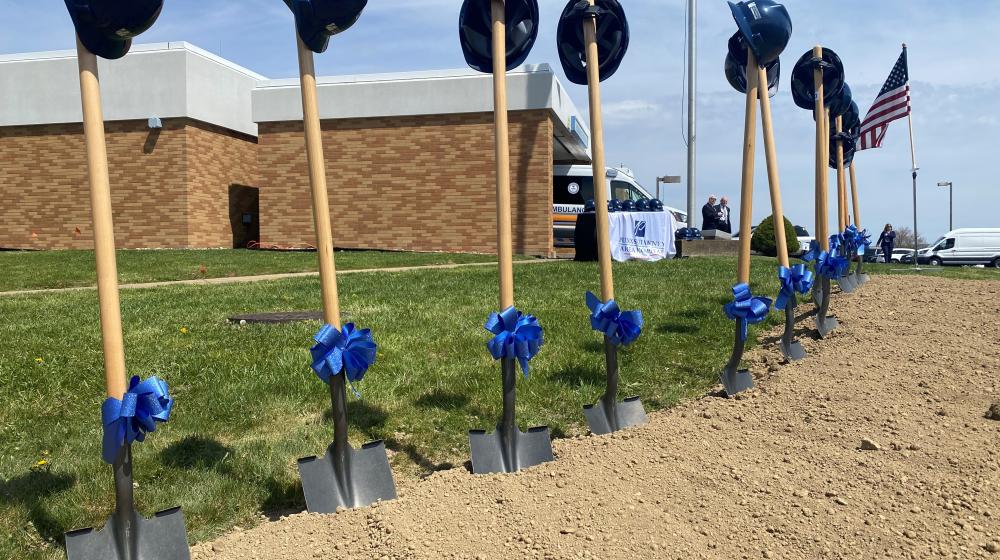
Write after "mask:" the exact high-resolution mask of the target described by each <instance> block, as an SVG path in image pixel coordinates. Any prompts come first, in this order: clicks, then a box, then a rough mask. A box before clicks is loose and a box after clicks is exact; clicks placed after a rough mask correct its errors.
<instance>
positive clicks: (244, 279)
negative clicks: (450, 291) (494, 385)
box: [0, 259, 565, 297]
mask: <svg viewBox="0 0 1000 560" xmlns="http://www.w3.org/2000/svg"><path fill="white" fill-rule="evenodd" d="M560 260H563V262H565V260H564V259H532V260H524V261H514V265H515V266H516V265H519V264H533V263H547V262H559V261H560ZM496 265H497V263H495V262H484V263H462V264H430V265H422V266H399V267H393V268H359V269H356V270H338V271H337V276H342V275H345V274H363V273H370V272H411V271H415V270H450V269H453V268H471V267H483V266H496ZM315 276H319V272H286V273H281V274H260V275H257V276H230V277H226V278H198V279H195V280H170V281H166V282H146V283H143V284H120V285H119V286H118V287H119V288H120V289H122V290H140V289H147V288H167V287H171V286H214V285H219V284H244V283H248V282H270V281H274V280H287V279H289V278H309V277H315ZM96 289H97V286H76V287H73V288H49V289H43V290H16V291H11V292H0V297H4V296H25V295H32V294H60V293H65V292H79V291H83V290H96Z"/></svg>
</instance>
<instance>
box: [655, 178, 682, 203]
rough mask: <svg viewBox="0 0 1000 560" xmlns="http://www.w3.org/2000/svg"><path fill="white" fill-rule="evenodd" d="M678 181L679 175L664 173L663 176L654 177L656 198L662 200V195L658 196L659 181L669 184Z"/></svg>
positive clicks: (679, 180) (679, 179)
mask: <svg viewBox="0 0 1000 560" xmlns="http://www.w3.org/2000/svg"><path fill="white" fill-rule="evenodd" d="M680 182H681V177H680V175H664V176H663V177H657V178H656V198H658V199H660V200H663V197H662V196H660V183H663V184H668V185H669V184H672V183H680Z"/></svg>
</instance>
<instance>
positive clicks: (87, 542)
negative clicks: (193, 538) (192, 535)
mask: <svg viewBox="0 0 1000 560" xmlns="http://www.w3.org/2000/svg"><path fill="white" fill-rule="evenodd" d="M129 515H131V517H132V521H131V523H125V524H122V523H120V522H118V521H117V519H116V516H112V517H111V518H110V519H108V522H107V523H106V524H105V525H104V528H103V529H101V530H100V531H95V530H94V529H93V528H90V529H80V530H77V531H70V532H68V533H66V557H67V558H68V560H190V558H191V553H190V552H189V550H188V542H187V531H186V530H185V528H184V514H183V513H182V512H181V508H173V509H168V510H164V511H161V512H159V513H157V514H156V515H155V516H153V518H152V519H145V518H143V517H142V516H141V515H139V513H138V512H137V511H135V509H131V511H130V512H129ZM122 525H124V527H123V526H122ZM129 528H130V529H131V530H129ZM122 533H125V534H122ZM119 536H120V537H122V538H119Z"/></svg>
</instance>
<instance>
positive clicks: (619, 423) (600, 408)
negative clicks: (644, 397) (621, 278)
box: [583, 0, 649, 435]
mask: <svg viewBox="0 0 1000 560" xmlns="http://www.w3.org/2000/svg"><path fill="white" fill-rule="evenodd" d="M594 4H595V2H594V0H590V5H591V6H593V5H594ZM583 40H584V45H585V46H586V49H587V88H588V90H589V99H590V136H591V138H593V161H592V164H593V172H594V184H595V185H603V184H604V182H605V176H606V173H605V171H604V161H605V160H604V119H603V115H602V111H601V76H600V67H601V66H600V60H599V53H598V49H597V18H596V16H590V17H584V18H583ZM594 198H595V201H596V202H595V204H596V205H597V208H596V210H597V246H598V260H599V261H600V262H599V265H600V274H601V300H602V303H607V302H609V301H611V300H613V299H615V283H614V277H613V276H612V270H611V235H610V233H609V229H610V225H609V223H608V201H607V198H608V193H607V191H606V190H605V189H602V188H596V189H594ZM604 358H605V364H606V368H607V390H606V391H605V392H604V395H603V396H602V397H601V400H600V401H599V402H598V403H597V404H595V405H587V406H584V407H583V414H584V416H585V417H586V418H587V424H588V425H589V426H590V431H591V432H593V433H594V434H596V435H603V434H609V433H611V432H617V431H618V430H621V429H622V428H627V427H629V426H635V425H638V424H645V423H647V422H649V418H648V417H647V416H646V409H645V408H643V406H642V401H640V400H639V397H630V398H627V399H625V400H624V401H622V402H619V401H618V344H617V343H616V342H613V341H612V340H611V339H610V338H609V337H608V336H605V337H604Z"/></svg>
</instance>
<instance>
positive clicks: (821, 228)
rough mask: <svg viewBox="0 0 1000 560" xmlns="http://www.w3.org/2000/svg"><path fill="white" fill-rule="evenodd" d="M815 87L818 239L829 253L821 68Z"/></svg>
mask: <svg viewBox="0 0 1000 560" xmlns="http://www.w3.org/2000/svg"><path fill="white" fill-rule="evenodd" d="M813 57H814V58H822V57H823V47H821V46H819V45H816V46H815V47H813ZM813 87H814V89H815V90H816V106H815V109H814V115H813V116H814V117H815V120H816V237H817V241H818V242H819V245H820V247H821V248H822V249H823V250H824V251H827V250H829V249H830V240H829V236H828V235H827V232H826V229H827V226H826V221H827V212H828V209H827V205H826V204H827V202H826V197H827V194H826V191H827V189H826V180H827V171H826V162H827V158H828V157H829V153H830V151H829V149H828V148H827V146H826V142H827V138H828V135H827V133H826V108H825V107H824V106H823V69H822V68H820V67H819V66H816V67H815V68H813Z"/></svg>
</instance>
